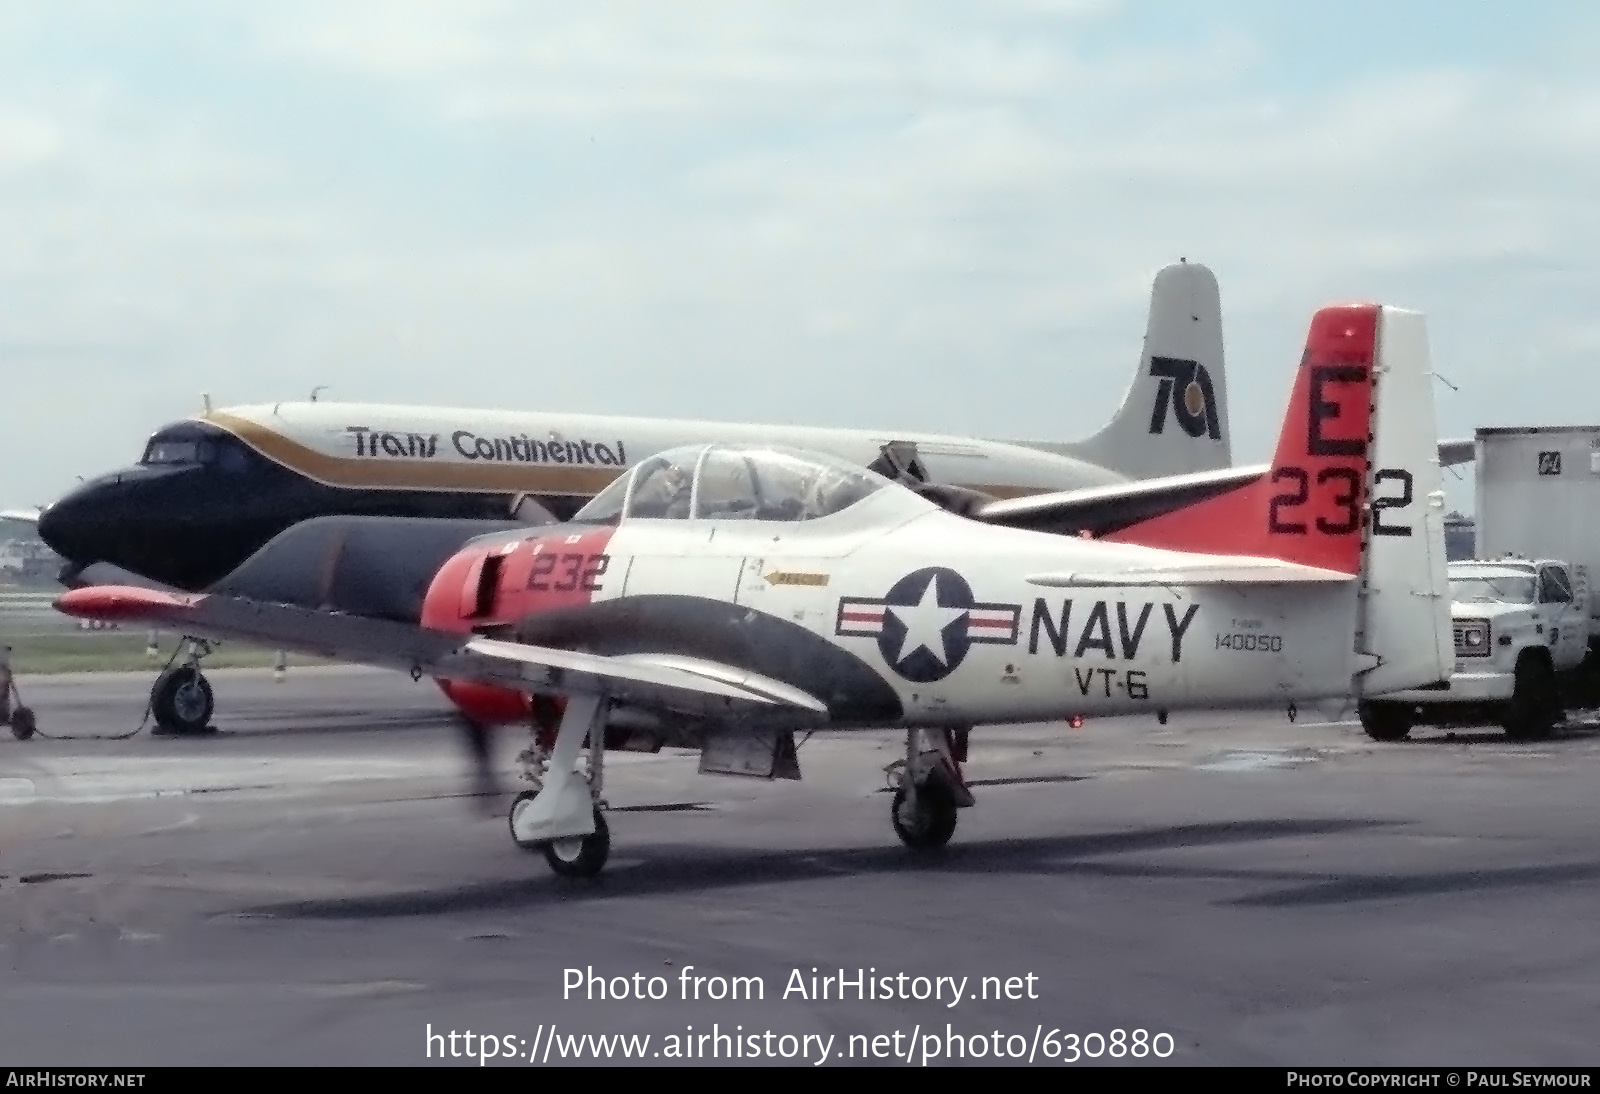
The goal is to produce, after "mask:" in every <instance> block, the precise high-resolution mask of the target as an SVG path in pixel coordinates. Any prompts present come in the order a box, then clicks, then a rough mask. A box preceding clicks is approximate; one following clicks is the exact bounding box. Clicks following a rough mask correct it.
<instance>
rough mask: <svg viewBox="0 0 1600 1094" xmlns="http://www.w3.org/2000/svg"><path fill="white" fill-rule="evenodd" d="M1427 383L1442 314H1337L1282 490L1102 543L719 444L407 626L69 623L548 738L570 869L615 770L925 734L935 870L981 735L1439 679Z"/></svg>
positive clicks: (468, 558) (869, 477)
mask: <svg viewBox="0 0 1600 1094" xmlns="http://www.w3.org/2000/svg"><path fill="white" fill-rule="evenodd" d="M1432 383H1433V378H1432V374H1431V372H1430V366H1429V353H1428V345H1427V333H1426V327H1425V323H1424V320H1423V317H1422V316H1421V315H1420V314H1417V313H1415V312H1407V311H1401V310H1398V309H1394V308H1389V307H1382V306H1378V305H1343V306H1335V307H1329V308H1325V309H1323V310H1322V311H1320V312H1318V313H1317V314H1316V315H1315V317H1314V318H1313V320H1312V322H1311V327H1310V332H1309V335H1308V338H1307V342H1306V348H1305V354H1304V357H1303V359H1302V361H1301V363H1300V365H1299V368H1298V371H1297V372H1296V374H1295V378H1294V383H1293V388H1292V393H1291V396H1290V400H1289V406H1288V411H1287V414H1286V416H1285V418H1284V422H1283V426H1282V431H1281V433H1280V436H1279V441H1278V446H1277V450H1276V453H1275V455H1274V458H1273V461H1272V464H1271V465H1270V467H1269V468H1267V469H1265V470H1263V471H1261V472H1259V473H1258V474H1257V475H1256V476H1255V477H1254V478H1253V479H1251V480H1250V481H1248V482H1244V483H1237V482H1236V483H1232V484H1227V485H1218V486H1213V487H1211V488H1209V489H1208V490H1206V491H1202V492H1201V493H1202V494H1203V495H1204V496H1199V495H1196V496H1195V497H1193V498H1191V499H1190V500H1188V501H1187V502H1185V503H1182V504H1178V505H1171V504H1168V505H1167V506H1166V507H1165V508H1164V509H1163V510H1162V511H1161V512H1159V513H1158V514H1157V515H1153V516H1150V515H1143V516H1140V515H1134V516H1129V515H1128V514H1126V513H1124V514H1123V515H1122V516H1120V517H1107V518H1106V519H1105V520H1104V521H1103V522H1102V526H1101V527H1100V528H1099V529H1098V530H1097V535H1096V536H1095V537H1094V538H1079V537H1072V536H1062V535H1057V534H1049V533H1042V532H1038V531H1029V530H1025V529H1021V528H1016V527H1000V526H996V525H994V524H990V523H985V522H984V521H983V520H981V519H973V518H972V517H971V516H969V515H963V514H961V513H958V512H952V511H951V509H950V508H949V507H948V506H945V505H941V504H939V502H938V501H937V500H935V498H934V497H930V496H927V495H926V492H923V493H919V492H918V491H917V490H914V489H910V488H907V487H906V486H903V485H901V484H898V483H895V482H893V481H891V480H889V479H887V478H885V477H882V476H880V475H878V474H875V473H873V472H871V471H866V470H862V469H861V468H860V467H859V466H858V465H854V464H852V463H851V462H849V461H847V460H843V459H840V458H838V457H836V456H832V455H827V454H823V453H806V452H794V451H788V450H783V449H778V448H774V447H769V446H766V445H758V444H742V443H728V444H709V445H702V446H695V447H691V448H686V449H679V450H671V451H667V452H664V453H660V454H658V455H656V456H654V457H652V458H651V459H649V460H646V461H644V462H642V463H641V464H639V465H638V466H636V467H635V468H633V469H632V471H631V472H630V473H629V474H627V475H626V476H624V477H622V478H621V479H618V480H617V481H616V482H614V483H613V484H612V485H611V486H609V487H607V488H606V489H605V490H603V491H601V492H600V494H599V495H598V496H596V497H595V498H594V499H593V500H592V501H591V502H590V503H589V504H588V505H587V506H585V507H584V508H583V509H582V510H581V511H580V512H578V513H576V514H575V515H574V516H573V518H572V520H571V522H570V523H568V524H567V525H565V526H557V527H547V528H528V527H525V528H521V529H517V530H514V531H509V532H505V533H499V534H494V535H489V536H485V537H481V538H479V539H476V540H473V541H472V542H471V543H469V544H468V545H467V546H466V547H465V548H464V549H463V550H461V551H460V552H459V553H457V554H456V555H454V556H453V557H452V558H450V559H449V561H448V562H446V563H445V564H444V565H443V566H442V567H441V568H440V569H439V570H438V572H437V573H436V575H435V576H434V577H433V580H432V581H431V583H430V585H429V588H428V590H427V593H426V595H425V597H424V602H423V606H422V611H421V618H420V620H419V621H418V622H417V623H415V624H410V623H402V622H397V621H392V620H382V619H376V618H371V617H360V616H357V615H350V614H343V613H338V612H331V613H330V612H325V611H317V610H314V609H311V608H307V607H303V606H296V605H292V604H284V603H273V602H268V601H261V600H252V599H248V598H244V597H240V596H230V595H225V594H221V593H217V594H210V595H206V594H198V595H179V594H174V593H168V592H160V591H155V590H149V589H141V588H136V587H120V588H119V587H102V588H85V589H80V590H76V591H72V592H68V593H66V594H65V595H64V596H62V597H61V598H60V600H59V601H58V607H59V608H60V609H61V610H62V611H64V612H66V613H68V614H70V615H75V616H80V617H86V618H95V619H111V620H125V621H138V622H141V623H145V624H149V625H152V626H159V627H162V628H166V629H173V630H178V631H182V632H186V633H194V632H203V633H212V634H218V635H222V636H225V637H237V638H239V639H242V640H246V641H252V642H257V643H261V644H264V645H273V646H281V647H285V648H290V649H297V650H303V651H306V652H309V653H318V654H322V655H325V656H331V657H336V658H343V659H349V660H355V661H363V662H369V663H372V664H377V665H385V666H389V667H392V668H396V669H401V670H409V671H410V672H411V673H412V674H413V675H414V676H416V677H418V678H420V677H421V676H423V675H428V676H431V677H433V678H434V679H435V680H437V681H438V682H439V685H440V686H441V688H442V689H443V690H444V692H445V693H446V694H447V695H448V696H449V697H450V698H451V699H452V700H453V701H454V702H455V703H456V704H457V706H458V707H460V708H461V709H462V710H463V712H465V713H466V714H467V715H468V716H470V717H471V718H472V719H474V720H475V721H477V722H479V723H481V724H491V723H502V724H509V723H517V722H522V723H526V722H528V721H529V720H530V719H532V720H533V722H534V723H535V724H536V728H535V733H534V738H535V741H534V747H533V749H531V750H530V752H531V756H530V757H529V759H528V762H529V763H530V764H531V768H532V770H531V771H530V774H531V775H532V777H533V779H534V781H535V782H536V783H537V785H536V788H535V789H531V790H528V791H526V792H524V793H522V794H521V795H519V796H518V797H517V799H516V801H515V802H514V803H513V805H512V807H511V813H510V818H509V824H510V827H511V832H512V836H513V838H514V839H515V840H516V841H517V843H518V844H520V845H522V846H524V847H527V848H530V849H538V850H540V851H542V852H543V854H544V855H545V857H546V859H547V860H548V862H549V864H550V866H551V867H552V869H554V870H555V871H556V872H557V873H559V874H562V875H592V874H594V873H596V872H598V871H599V870H600V869H601V868H602V867H603V865H604V863H605V861H606V858H607V855H608V852H609V847H610V835H609V830H608V827H607V824H606V820H605V815H604V801H603V797H602V794H603V786H604V781H603V776H604V765H603V760H604V757H605V753H606V749H607V747H608V746H609V747H614V748H618V747H626V748H644V749H647V750H650V749H656V748H660V747H661V746H662V745H663V744H666V745H683V746H689V747H697V748H699V749H700V750H701V753H702V761H701V766H702V770H707V771H713V772H722V773H732V774H758V775H765V776H767V777H788V778H798V777H799V766H798V754H797V751H796V748H795V745H794V737H793V735H794V733H796V732H802V731H811V730H818V729H830V730H850V729H880V728H882V727H885V726H900V727H904V728H905V729H906V731H907V734H906V739H907V743H906V761H905V764H904V766H903V768H902V769H901V772H900V786H899V789H898V790H897V791H896V793H895V796H894V803H893V808H892V823H893V825H894V828H895V830H896V832H897V833H898V834H899V836H900V838H901V839H902V840H903V841H905V842H906V843H907V844H908V845H910V846H912V847H916V848H927V847H937V846H942V845H944V844H945V843H946V842H947V841H948V840H949V839H950V837H951V836H952V834H953V832H954V829H955V824H956V818H957V813H958V810H959V809H960V808H961V807H964V806H969V805H971V804H973V798H972V794H971V792H970V789H969V788H968V786H967V784H966V781H965V779H964V775H963V770H962V765H963V763H964V761H965V751H966V747H965V745H966V733H967V732H969V731H970V730H971V729H973V728H974V727H980V726H988V725H996V724H1007V723H1017V722H1029V721H1038V720H1056V719H1064V718H1067V717H1069V716H1073V715H1078V714H1126V713H1132V712H1139V711H1146V710H1178V709H1186V708H1205V709H1217V708H1229V707H1251V706H1260V705H1263V704H1280V705H1284V706H1290V707H1291V708H1292V705H1293V704H1296V703H1301V702H1310V701H1318V700H1326V699H1333V698H1339V699H1347V698H1348V697H1350V696H1351V695H1352V693H1353V694H1354V695H1355V696H1357V697H1359V696H1361V695H1367V694H1379V693H1383V692H1388V691H1393V690H1396V689H1400V688H1411V687H1419V686H1424V685H1427V684H1432V683H1435V682H1437V681H1440V680H1444V679H1447V678H1448V677H1449V675H1450V671H1451V667H1452V658H1453V646H1452V639H1451V631H1450V615H1449V603H1448V586H1447V581H1446V574H1445V552H1444V526H1443V502H1444V493H1443V486H1442V482H1441V479H1440V469H1439V453H1438V448H1437V441H1436V434H1435V432H1434V410H1433V390H1432ZM1073 504H1074V503H1073V502H1072V499H1070V498H1068V499H1065V500H1064V501H1063V500H1062V499H1056V500H1055V501H1054V502H1052V501H1051V500H1050V499H1042V500H1039V501H1037V502H1036V503H1035V514H1034V515H1035V517H1039V518H1042V517H1043V516H1044V515H1045V512H1046V510H1048V509H1049V508H1050V507H1051V506H1052V505H1056V507H1057V508H1059V509H1060V510H1061V511H1062V513H1061V516H1062V519H1069V518H1071V515H1072V513H1073V512H1074V508H1073ZM539 703H548V704H552V705H553V708H554V711H555V713H556V717H557V720H556V721H555V722H554V724H553V725H549V726H547V727H545V728H538V727H537V723H538V722H539V721H540V719H539V718H538V717H537V716H536V715H537V711H536V710H535V707H536V705H538V704H539ZM550 729H553V730H554V732H553V733H552V732H549V730H550ZM586 744H587V749H588V763H587V764H586V765H582V766H583V770H582V771H580V770H579V767H580V765H579V760H580V753H581V752H582V751H583V749H584V747H585V745H586Z"/></svg>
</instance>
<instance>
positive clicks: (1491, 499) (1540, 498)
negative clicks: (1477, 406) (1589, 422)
mask: <svg viewBox="0 0 1600 1094" xmlns="http://www.w3.org/2000/svg"><path fill="white" fill-rule="evenodd" d="M1476 445H1477V453H1476V464H1475V466H1476V471H1477V480H1478V482H1477V510H1478V511H1477V514H1476V518H1477V519H1476V524H1477V528H1476V537H1477V543H1476V547H1477V550H1476V554H1477V557H1478V558H1480V559H1491V558H1501V557H1503V556H1505V555H1508V554H1510V555H1518V556H1521V557H1522V558H1530V559H1535V558H1540V559H1563V560H1565V561H1566V562H1567V564H1568V565H1569V566H1571V567H1572V568H1573V569H1574V570H1577V569H1582V570H1584V571H1585V572H1587V574H1588V575H1589V576H1590V577H1591V579H1592V578H1593V577H1595V576H1600V426H1531V427H1526V428H1495V429H1479V430H1478V433H1477V437H1476ZM1589 588H1590V592H1589V603H1588V614H1589V635H1590V639H1589V643H1590V648H1591V651H1592V650H1593V649H1594V647H1595V646H1596V645H1597V644H1600V589H1597V588H1596V586H1595V583H1594V582H1593V581H1592V580H1591V582H1590V585H1589ZM1593 660H1595V657H1594V655H1593V654H1591V661H1593Z"/></svg>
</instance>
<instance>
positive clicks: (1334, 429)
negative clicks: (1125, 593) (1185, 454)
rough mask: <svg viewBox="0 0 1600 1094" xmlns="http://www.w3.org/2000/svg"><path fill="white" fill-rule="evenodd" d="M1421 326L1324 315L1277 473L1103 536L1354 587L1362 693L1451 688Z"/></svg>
mask: <svg viewBox="0 0 1600 1094" xmlns="http://www.w3.org/2000/svg"><path fill="white" fill-rule="evenodd" d="M1432 384H1433V373H1432V371H1431V363H1430V358H1429V349H1428V338H1427V328H1426V323H1425V320H1424V317H1423V316H1422V315H1421V314H1419V313H1417V312H1410V311H1404V310H1401V309H1399V308H1391V307H1386V306H1381V305H1376V304H1360V305H1341V306H1336V307H1328V308H1323V309H1322V310H1321V311H1319V312H1317V314H1316V315H1315V316H1314V317H1313V318H1312V321H1311V329H1310V332H1309V334H1308V335H1307V338H1306V348H1305V354H1304V356H1303V358H1302V359H1301V363H1300V368H1299V370H1298V372H1297V374H1296V376H1295V383H1294V389H1293V392H1292V394H1291V396H1290V399H1289V407H1288V410H1287V413H1286V415H1285V417H1284V422H1283V429H1282V432H1281V433H1280V434H1279V438H1278V447H1277V451H1276V453H1275V454H1274V456H1273V460H1272V468H1271V470H1270V471H1269V472H1267V473H1266V474H1264V475H1262V476H1261V477H1260V478H1258V479H1256V480H1255V481H1254V482H1251V483H1248V484H1246V485H1242V486H1240V487H1237V488H1235V489H1233V490H1230V491H1228V492H1226V493H1223V494H1220V495H1217V496H1214V497H1210V498H1207V499H1205V500H1203V501H1199V502H1196V503H1195V504H1193V505H1190V506H1186V507H1184V508H1181V509H1177V510H1174V511H1172V512H1169V513H1166V514H1163V515H1161V516H1158V517H1155V518H1152V519H1150V520H1146V521H1142V522H1139V523H1136V524H1133V525H1131V526H1129V527H1127V528H1124V529H1122V530H1120V531H1118V532H1115V533H1113V534H1111V535H1108V536H1106V537H1105V538H1106V539H1107V540H1110V541H1115V542H1122V543H1137V544H1141V545H1144V546H1148V547H1159V548H1164V549H1167V550H1175V551H1183V552H1187V553H1198V554H1205V555H1232V556H1240V555H1243V556H1250V557H1255V558H1266V559H1276V560H1278V561H1281V562H1287V563H1291V564H1294V565H1297V566H1309V567H1314V568H1316V569H1320V570H1325V571H1330V572H1332V573H1339V574H1345V575H1347V576H1348V577H1349V578H1350V579H1351V580H1352V581H1357V580H1358V579H1359V580H1358V584H1357V590H1358V595H1359V597H1360V606H1359V611H1358V622H1357V634H1356V637H1355V652H1356V653H1357V654H1358V655H1360V654H1366V655H1369V656H1368V657H1366V658H1364V659H1361V662H1362V664H1363V666H1364V667H1363V670H1362V675H1361V676H1359V677H1358V680H1359V683H1358V687H1357V690H1358V692H1359V693H1360V694H1368V695H1370V694H1380V693H1382V692H1383V691H1393V690H1401V689H1405V688H1410V687H1420V686H1422V685H1424V684H1431V683H1434V682H1437V681H1439V680H1444V679H1448V677H1449V676H1450V671H1451V668H1452V665H1453V660H1454V642H1453V637H1452V632H1451V624H1450V605H1449V582H1448V578H1447V575H1446V572H1445V549H1444V483H1443V479H1442V476H1441V472H1440V468H1439V462H1440V461H1439V450H1438V440H1437V433H1436V429H1435V424H1434V402H1433V386H1432Z"/></svg>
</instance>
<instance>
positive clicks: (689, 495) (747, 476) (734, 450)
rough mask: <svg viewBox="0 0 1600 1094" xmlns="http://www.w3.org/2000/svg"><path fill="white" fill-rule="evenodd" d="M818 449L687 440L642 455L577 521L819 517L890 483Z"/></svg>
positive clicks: (796, 519) (846, 507)
mask: <svg viewBox="0 0 1600 1094" xmlns="http://www.w3.org/2000/svg"><path fill="white" fill-rule="evenodd" d="M891 485H892V484H891V483H890V482H889V480H888V479H885V478H883V477H881V476H879V475H875V474H873V473H872V472H870V471H867V470H865V469H864V468H860V467H857V466H855V465H853V464H850V463H847V462H845V461H843V460H840V459H836V458H834V457H832V456H828V455H824V454H822V453H818V452H802V451H799V450H795V449H787V448H778V447H771V446H766V445H728V444H710V445H690V446H686V447H683V448H675V449H671V450H669V451H667V452H662V453H659V454H657V455H655V456H652V457H650V458H649V459H647V460H643V461H641V462H640V463H639V464H638V465H637V466H636V467H634V468H633V470H632V471H630V472H629V473H628V474H626V475H624V476H622V477H621V478H618V479H617V480H615V481H614V482H612V484H611V485H610V486H608V487H606V488H605V489H604V490H603V491H601V492H600V493H599V494H597V495H595V497H594V498H593V499H592V500H591V501H590V502H589V504H588V505H585V506H584V507H583V508H582V509H580V510H579V511H578V512H577V513H576V514H575V515H574V516H573V518H572V520H573V523H576V524H615V523H617V522H618V521H620V520H623V519H655V520H763V521H784V522H794V521H802V520H816V519H817V518H819V517H826V516H832V515H833V514H834V513H838V512H842V511H843V510H845V509H848V508H849V507H850V506H852V505H855V504H856V503H857V502H860V501H862V500H863V499H865V498H867V497H869V496H871V495H872V494H875V493H877V492H878V491H879V490H882V489H883V488H884V487H887V486H891Z"/></svg>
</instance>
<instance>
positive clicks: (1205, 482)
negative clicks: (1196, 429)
mask: <svg viewBox="0 0 1600 1094" xmlns="http://www.w3.org/2000/svg"><path fill="white" fill-rule="evenodd" d="M1270 470H1271V468H1270V467H1269V466H1268V465H1266V464H1260V465H1257V466H1251V467H1225V468H1222V469H1221V470H1219V471H1199V472H1195V473H1193V474H1189V475H1168V476H1166V477H1164V478H1159V479H1142V480H1140V481H1138V482H1129V483H1117V484H1115V485H1112V486H1091V487H1086V488H1084V489H1081V490H1063V491H1060V492H1058V493H1054V494H1034V495H1032V496H1031V497H1023V498H1011V499H1006V500H1003V501H988V502H984V503H983V504H981V505H978V506H976V507H975V508H973V509H970V510H969V511H968V512H967V515H968V516H970V517H972V518H973V519H975V520H980V521H983V522H984V523H986V524H1002V525H1005V526H1007V527H1010V528H1028V529H1031V530H1033V531H1038V532H1062V533H1077V532H1090V533H1092V534H1096V535H1100V534H1104V533H1106V532H1109V531H1114V530H1116V529H1117V528H1120V527H1124V526H1126V525H1129V524H1132V523H1134V522H1136V521H1141V520H1147V519H1149V518H1150V517H1155V516H1160V515H1161V514H1163V513H1167V512H1170V511H1172V510H1173V509H1178V508H1182V507H1183V506H1187V505H1193V504H1195V503H1196V502H1199V501H1203V500H1205V499H1206V498H1209V497H1212V496H1214V495H1216V494H1221V493H1225V492H1227V491H1229V490H1233V489H1236V488H1237V487H1240V486H1243V485H1245V484H1246V483H1249V482H1253V481H1255V480H1256V479H1258V478H1260V477H1261V476H1262V475H1264V474H1266V473H1267V472H1268V471H1270Z"/></svg>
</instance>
